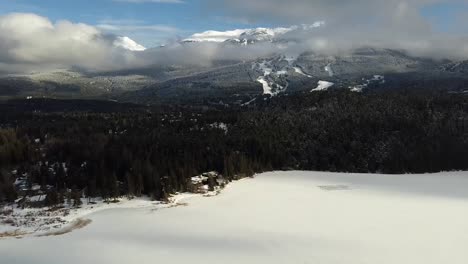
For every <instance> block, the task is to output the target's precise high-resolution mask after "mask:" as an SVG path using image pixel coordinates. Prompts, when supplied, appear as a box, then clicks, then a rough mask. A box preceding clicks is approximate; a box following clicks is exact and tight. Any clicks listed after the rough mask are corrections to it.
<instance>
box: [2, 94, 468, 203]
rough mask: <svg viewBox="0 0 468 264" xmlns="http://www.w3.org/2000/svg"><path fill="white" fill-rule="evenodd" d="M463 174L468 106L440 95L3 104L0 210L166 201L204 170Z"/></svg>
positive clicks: (464, 99) (467, 161)
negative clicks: (26, 199) (25, 200)
mask: <svg viewBox="0 0 468 264" xmlns="http://www.w3.org/2000/svg"><path fill="white" fill-rule="evenodd" d="M467 169H468V96H466V95H463V94H449V93H447V92H444V91H440V90H438V91H431V90H427V91H421V90H418V91H417V92H411V91H401V90H400V91H381V92H369V93H363V94H361V93H353V92H349V91H325V92H316V93H307V92H299V93H295V94H290V95H280V96H277V97H272V98H269V97H258V98H257V99H256V100H255V101H253V102H252V103H250V104H249V105H245V106H226V105H215V106H213V105H191V104H180V105H174V104H172V105H163V104H162V105H156V106H141V105H132V104H120V103H117V102H108V101H84V100H73V101H66V100H52V99H33V100H13V101H8V102H3V103H0V202H11V201H14V200H16V199H18V198H21V197H22V196H25V195H27V194H28V192H31V191H32V190H34V189H36V190H37V189H40V190H41V191H42V192H43V193H44V194H45V195H46V199H45V200H44V204H43V205H54V204H59V203H61V202H63V200H64V199H66V198H67V196H68V199H70V196H71V198H72V199H74V200H76V201H79V199H78V198H79V197H103V198H109V199H110V198H113V197H120V196H122V195H131V196H141V195H147V196H150V197H152V198H153V199H155V200H165V199H167V197H168V196H169V195H170V194H172V193H175V192H184V191H189V190H190V188H191V186H190V179H191V177H193V176H196V175H200V174H201V173H204V172H210V171H216V172H218V173H220V174H221V175H222V177H223V178H224V179H226V180H228V181H232V180H235V179H238V178H242V177H249V176H252V175H254V174H255V173H259V172H265V171H271V170H317V171H331V172H359V173H367V172H372V173H375V172H377V173H388V174H396V173H424V172H438V171H450V170H467ZM408 177H411V175H408Z"/></svg>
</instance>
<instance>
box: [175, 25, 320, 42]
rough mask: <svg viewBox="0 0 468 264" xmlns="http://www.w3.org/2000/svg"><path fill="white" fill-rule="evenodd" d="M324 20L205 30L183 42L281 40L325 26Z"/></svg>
mask: <svg viewBox="0 0 468 264" xmlns="http://www.w3.org/2000/svg"><path fill="white" fill-rule="evenodd" d="M324 24H325V23H324V22H316V23H314V24H311V25H300V26H291V27H278V28H253V29H235V30H229V31H213V30H210V31H205V32H202V33H196V34H193V35H192V36H190V37H189V38H187V39H184V40H183V42H231V43H241V44H253V43H255V42H262V41H275V40H280V39H281V37H282V36H284V35H285V34H286V33H290V32H294V31H299V30H313V29H314V28H318V27H321V26H323V25H324Z"/></svg>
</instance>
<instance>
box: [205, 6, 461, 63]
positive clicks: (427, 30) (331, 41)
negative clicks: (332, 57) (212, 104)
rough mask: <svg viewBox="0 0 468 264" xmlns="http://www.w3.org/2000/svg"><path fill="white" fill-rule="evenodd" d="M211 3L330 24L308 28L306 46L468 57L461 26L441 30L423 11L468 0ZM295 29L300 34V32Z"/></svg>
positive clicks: (264, 17)
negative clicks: (384, 49)
mask: <svg viewBox="0 0 468 264" xmlns="http://www.w3.org/2000/svg"><path fill="white" fill-rule="evenodd" d="M204 3H205V4H206V8H207V9H211V10H212V11H213V9H214V10H216V11H217V12H216V13H217V14H218V15H219V13H221V14H223V15H226V16H231V17H239V18H242V19H245V20H248V21H250V22H257V23H258V22H273V23H276V24H277V23H278V22H283V23H293V24H302V23H312V22H315V21H325V22H326V24H327V26H326V27H325V28H323V29H321V30H319V31H318V32H317V31H314V32H302V33H300V36H299V35H298V36H296V38H297V39H300V40H301V41H302V43H303V45H304V46H307V47H308V48H309V49H314V50H315V51H317V50H318V51H319V52H328V53H332V54H333V53H336V52H343V51H345V50H349V49H352V48H357V47H359V46H363V45H371V46H375V47H383V48H395V49H404V50H407V51H408V52H410V53H411V54H413V55H418V56H427V57H435V58H442V57H448V58H452V59H467V58H468V42H467V38H466V37H465V36H463V35H461V31H457V32H456V33H454V32H451V33H450V32H440V31H438V30H435V28H434V25H433V24H432V23H431V22H430V21H429V20H428V19H426V17H424V16H423V15H422V10H423V9H424V8H429V7H433V6H434V5H436V4H439V5H448V4H451V5H456V4H462V3H466V2H465V1H462V0H346V1H344V0H289V1H284V0H255V1H251V0H204ZM297 33H298V32H295V33H294V34H297Z"/></svg>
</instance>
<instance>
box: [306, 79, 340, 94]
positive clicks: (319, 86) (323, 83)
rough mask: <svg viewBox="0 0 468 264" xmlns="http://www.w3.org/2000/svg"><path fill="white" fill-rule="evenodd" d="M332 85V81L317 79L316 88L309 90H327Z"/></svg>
mask: <svg viewBox="0 0 468 264" xmlns="http://www.w3.org/2000/svg"><path fill="white" fill-rule="evenodd" d="M333 85H335V84H334V83H332V82H327V81H318V83H317V88H315V89H312V91H311V92H317V91H326V90H328V88H330V87H332V86H333Z"/></svg>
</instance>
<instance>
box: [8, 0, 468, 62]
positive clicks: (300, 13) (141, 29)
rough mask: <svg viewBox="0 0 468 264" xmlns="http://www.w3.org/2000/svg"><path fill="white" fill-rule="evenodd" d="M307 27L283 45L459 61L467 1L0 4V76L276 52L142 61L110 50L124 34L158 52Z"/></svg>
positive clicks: (60, 0) (13, 0)
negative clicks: (247, 31) (240, 32)
mask: <svg viewBox="0 0 468 264" xmlns="http://www.w3.org/2000/svg"><path fill="white" fill-rule="evenodd" d="M316 21H325V23H326V26H325V28H323V29H320V30H317V31H314V32H313V33H312V34H301V35H300V36H295V37H296V38H298V39H301V40H302V43H300V44H298V46H295V47H293V48H291V49H295V50H299V51H302V50H306V49H319V50H320V49H322V51H323V52H336V51H343V50H347V49H350V48H353V47H357V46H360V45H376V46H379V47H386V48H400V49H407V50H408V51H409V52H412V53H414V54H416V55H423V56H432V57H449V58H464V59H465V58H468V41H467V39H468V38H467V36H468V29H467V27H466V26H465V25H466V24H467V22H468V3H467V1H466V0H287V1H285V0H255V1H253V0H80V1H74V0H73V1H72V0H41V1H37V0H0V71H1V70H2V69H4V68H9V69H10V70H11V69H16V68H18V69H24V68H27V67H30V68H36V67H38V66H39V67H42V66H43V65H47V66H48V67H51V68H54V67H67V66H70V65H73V66H80V67H84V68H89V69H95V70H100V69H112V68H113V67H116V65H119V66H122V65H123V66H125V67H136V66H141V65H145V64H148V63H153V64H154V63H156V64H157V63H167V62H168V61H170V63H177V62H178V61H177V60H174V59H173V58H172V57H177V58H181V59H184V58H182V57H181V56H180V54H184V55H185V56H186V57H190V56H191V57H196V58H198V61H201V63H208V62H209V60H211V59H214V58H216V57H217V56H220V54H222V55H223V56H228V57H229V56H234V55H233V54H232V53H236V56H239V57H242V56H243V55H245V56H253V55H254V54H256V53H257V52H258V53H259V55H264V53H265V52H266V51H267V52H270V51H272V52H273V51H274V49H275V47H271V46H268V45H267V46H263V47H255V48H249V49H244V50H241V51H240V50H236V49H231V50H229V52H226V51H225V50H220V48H219V47H217V46H214V45H202V46H203V47H200V48H195V49H183V50H181V48H180V47H178V48H175V49H174V51H175V53H174V54H162V53H161V52H158V51H154V50H153V51H151V52H149V53H147V54H146V55H145V56H142V55H141V54H135V53H133V52H122V50H118V49H115V47H113V45H112V42H113V40H115V37H116V36H128V37H130V38H132V39H134V40H135V41H137V42H138V43H140V44H142V45H144V46H146V47H157V46H158V45H159V44H162V43H166V42H170V41H171V40H177V39H180V38H185V37H188V36H190V35H192V34H193V33H196V32H202V31H206V30H230V29H236V28H254V27H259V26H262V27H277V26H291V25H296V24H311V23H314V22H316ZM262 50H263V51H262ZM77 51H79V52H77ZM195 53H197V54H195ZM238 53H243V54H238ZM148 54H151V56H149V55H148ZM191 62H192V61H191ZM11 71H14V70H11Z"/></svg>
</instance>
